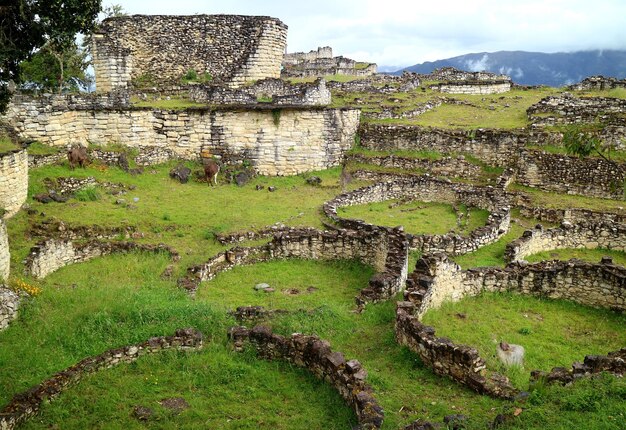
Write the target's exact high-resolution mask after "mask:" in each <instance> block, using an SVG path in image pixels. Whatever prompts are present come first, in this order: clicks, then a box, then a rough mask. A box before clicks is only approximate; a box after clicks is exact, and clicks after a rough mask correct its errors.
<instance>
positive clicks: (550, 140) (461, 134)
mask: <svg viewBox="0 0 626 430" xmlns="http://www.w3.org/2000/svg"><path fill="white" fill-rule="evenodd" d="M359 135H360V138H361V146H362V147H363V148H366V149H371V150H374V151H394V150H409V151H411V150H412V151H437V152H441V153H442V154H450V153H467V154H472V155H473V156H475V157H476V158H478V159H480V160H482V161H484V162H486V163H489V164H491V165H494V166H500V167H508V166H510V165H511V164H514V162H515V160H516V159H517V157H518V153H519V151H520V149H521V148H523V147H524V146H525V145H528V144H532V145H535V144H537V145H543V144H558V143H559V142H560V140H561V136H560V135H559V134H557V133H544V132H536V131H535V132H533V131H523V130H517V131H516V130H495V129H477V130H446V129H436V128H428V127H421V126H410V125H386V124H363V125H361V127H360V129H359Z"/></svg>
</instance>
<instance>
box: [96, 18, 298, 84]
mask: <svg viewBox="0 0 626 430" xmlns="http://www.w3.org/2000/svg"><path fill="white" fill-rule="evenodd" d="M286 42H287V26H286V25H285V24H283V23H282V22H281V21H280V20H278V19H276V18H270V17H266V16H242V15H190V16H171V15H133V16H123V17H115V18H108V19H105V20H104V21H103V22H102V24H101V25H100V28H99V29H98V31H97V32H96V33H95V34H94V36H93V48H92V49H93V62H94V69H95V71H96V88H97V90H98V91H99V92H106V91H111V90H115V89H119V88H127V87H129V86H134V84H135V83H136V82H137V81H138V80H139V81H140V80H142V79H143V80H147V81H150V80H156V82H159V83H162V82H179V81H180V79H181V78H182V77H183V75H185V74H186V73H187V72H188V71H190V70H193V71H195V72H196V73H197V74H198V75H200V76H201V75H204V74H205V73H208V74H209V75H210V77H211V79H212V80H216V81H219V82H222V83H225V84H227V85H229V86H233V87H238V86H241V85H243V84H245V83H246V82H249V81H255V80H258V79H263V78H268V77H273V78H278V77H279V76H280V64H281V61H282V57H283V53H284V52H285V47H286Z"/></svg>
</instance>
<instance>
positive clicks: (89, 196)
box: [74, 187, 101, 202]
mask: <svg viewBox="0 0 626 430" xmlns="http://www.w3.org/2000/svg"><path fill="white" fill-rule="evenodd" d="M74 197H75V198H76V200H79V201H81V202H95V201H96V200H100V197H101V196H100V192H99V191H98V190H97V189H96V188H95V187H88V188H85V189H82V190H79V191H77V192H76V193H75V194H74Z"/></svg>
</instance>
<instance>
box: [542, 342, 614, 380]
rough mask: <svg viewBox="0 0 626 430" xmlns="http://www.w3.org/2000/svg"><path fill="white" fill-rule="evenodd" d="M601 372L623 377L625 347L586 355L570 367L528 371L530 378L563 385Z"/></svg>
mask: <svg viewBox="0 0 626 430" xmlns="http://www.w3.org/2000/svg"><path fill="white" fill-rule="evenodd" d="M601 372H608V373H612V374H614V375H616V376H618V377H623V376H624V375H625V374H626V348H622V349H620V350H619V351H612V352H609V353H608V354H607V355H586V356H585V359H584V361H583V362H582V363H578V362H576V363H574V364H572V368H571V369H566V368H564V367H554V368H552V370H551V371H550V372H542V371H541V370H534V371H532V372H531V373H530V380H531V381H542V382H544V383H548V384H551V383H555V382H558V383H561V384H563V385H565V384H570V383H572V382H573V381H574V380H576V379H579V378H583V377H585V376H590V375H595V374H598V373H601Z"/></svg>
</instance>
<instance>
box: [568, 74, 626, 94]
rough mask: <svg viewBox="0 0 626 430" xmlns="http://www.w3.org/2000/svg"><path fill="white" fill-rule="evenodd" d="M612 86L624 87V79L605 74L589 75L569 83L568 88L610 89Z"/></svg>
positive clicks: (625, 82)
mask: <svg viewBox="0 0 626 430" xmlns="http://www.w3.org/2000/svg"><path fill="white" fill-rule="evenodd" d="M613 88H626V79H621V80H620V79H616V78H611V77H605V76H590V77H588V78H585V79H583V80H582V81H580V82H579V83H577V84H574V85H571V86H570V87H569V89H570V90H575V91H589V90H600V91H602V90H612V89H613Z"/></svg>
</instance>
